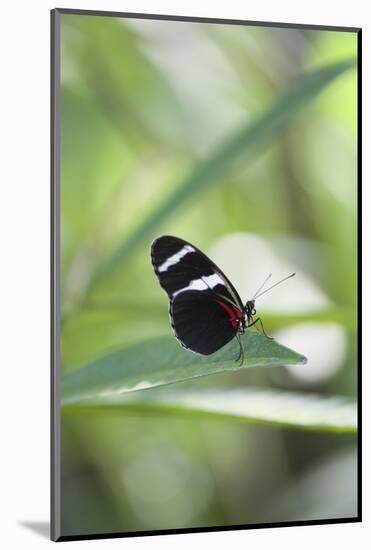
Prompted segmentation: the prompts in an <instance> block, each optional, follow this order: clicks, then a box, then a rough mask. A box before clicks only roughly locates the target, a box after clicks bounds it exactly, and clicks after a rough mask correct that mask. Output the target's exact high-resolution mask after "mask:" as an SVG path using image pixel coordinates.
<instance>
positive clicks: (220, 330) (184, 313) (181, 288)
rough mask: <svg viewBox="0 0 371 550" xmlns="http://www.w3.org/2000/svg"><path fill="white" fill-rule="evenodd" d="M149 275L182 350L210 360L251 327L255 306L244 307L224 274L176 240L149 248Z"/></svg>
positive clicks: (158, 241) (157, 241) (165, 240)
mask: <svg viewBox="0 0 371 550" xmlns="http://www.w3.org/2000/svg"><path fill="white" fill-rule="evenodd" d="M151 258H152V264H153V268H154V271H155V273H156V275H157V277H158V280H159V282H160V285H161V287H162V288H163V289H164V290H165V292H166V293H167V295H168V297H169V316H170V321H171V325H172V328H173V331H174V334H175V336H176V338H177V340H178V341H179V342H180V343H181V344H182V346H183V347H185V348H187V349H189V350H191V351H193V352H194V353H198V354H200V355H210V354H211V353H214V352H215V351H217V350H218V349H220V348H221V347H223V346H224V345H225V344H227V343H228V342H229V341H230V340H232V339H233V338H234V337H237V339H238V341H239V344H240V355H239V358H240V357H241V355H242V354H243V349H242V345H241V343H240V340H239V338H240V335H241V334H243V333H244V332H245V330H246V328H247V327H248V326H252V325H253V324H255V323H256V321H257V320H258V319H257V320H256V321H253V316H254V315H255V314H256V311H255V302H254V300H249V301H248V302H247V303H246V305H244V304H243V303H242V300H241V298H240V296H239V294H238V293H237V291H236V289H235V288H234V286H233V285H232V283H231V282H230V281H229V279H228V278H227V277H226V276H225V274H224V273H223V272H222V271H221V270H220V269H219V267H218V266H216V265H215V264H214V262H212V261H211V260H210V258H208V257H207V256H206V255H205V254H204V253H203V252H201V251H200V250H199V249H198V248H196V247H195V246H194V245H192V244H190V243H188V242H187V241H184V240H183V239H179V238H178V237H171V236H162V237H158V238H157V239H155V240H154V241H153V243H152V246H151Z"/></svg>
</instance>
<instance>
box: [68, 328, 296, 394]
mask: <svg viewBox="0 0 371 550" xmlns="http://www.w3.org/2000/svg"><path fill="white" fill-rule="evenodd" d="M241 342H242V345H243V347H244V353H245V357H244V362H243V365H240V364H239V363H237V362H236V357H237V356H238V352H239V347H238V344H237V342H236V341H235V339H233V341H231V342H229V344H227V345H226V346H224V347H223V348H222V349H220V350H219V351H217V352H216V353H214V354H212V355H209V356H206V357H205V356H204V357H202V356H200V355H195V354H194V353H192V352H190V351H187V350H185V349H183V348H182V347H181V346H180V345H179V344H178V342H177V341H176V340H175V338H174V337H173V336H163V337H160V338H156V339H153V340H147V341H145V342H142V343H139V344H135V345H132V346H130V347H127V348H124V349H122V350H119V351H116V352H113V353H111V354H110V355H106V356H105V357H102V358H100V359H97V360H96V361H94V362H92V363H89V364H87V365H85V366H83V367H81V368H80V369H77V370H74V371H72V372H67V373H66V374H65V375H64V377H63V380H62V403H63V404H76V403H80V402H85V401H91V400H96V399H99V398H102V397H110V396H118V395H121V394H126V393H130V392H134V391H138V390H143V389H148V388H153V387H156V386H164V385H167V384H173V383H175V382H183V381H185V380H191V379H193V378H199V377H201V376H206V375H209V374H215V373H218V372H225V371H235V370H238V369H241V368H247V367H273V366H280V365H297V364H305V363H306V361H307V360H306V358H305V357H303V356H302V355H299V354H298V353H296V352H295V351H292V350H290V349H288V348H286V347H284V346H281V345H280V344H278V343H277V342H276V341H274V340H273V339H268V338H266V337H265V336H263V335H262V334H258V333H255V332H250V331H247V332H246V333H245V334H244V335H243V336H242V338H241Z"/></svg>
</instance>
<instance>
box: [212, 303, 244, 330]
mask: <svg viewBox="0 0 371 550" xmlns="http://www.w3.org/2000/svg"><path fill="white" fill-rule="evenodd" d="M217 302H218V304H220V305H221V306H222V308H223V309H225V311H226V312H227V313H228V315H229V320H230V322H231V324H232V327H233V328H234V329H237V326H238V321H239V319H241V317H242V312H241V311H240V310H239V309H238V307H236V306H232V307H230V306H229V305H227V304H225V303H224V302H220V301H219V300H217ZM232 308H233V309H232Z"/></svg>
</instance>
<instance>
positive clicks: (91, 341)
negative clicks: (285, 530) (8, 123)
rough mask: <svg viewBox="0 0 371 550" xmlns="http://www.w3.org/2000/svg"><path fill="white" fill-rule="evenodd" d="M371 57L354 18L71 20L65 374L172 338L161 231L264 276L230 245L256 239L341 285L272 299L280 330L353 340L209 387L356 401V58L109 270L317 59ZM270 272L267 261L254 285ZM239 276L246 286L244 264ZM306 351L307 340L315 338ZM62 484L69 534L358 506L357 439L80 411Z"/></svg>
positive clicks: (268, 325)
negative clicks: (312, 304) (159, 252)
mask: <svg viewBox="0 0 371 550" xmlns="http://www.w3.org/2000/svg"><path fill="white" fill-rule="evenodd" d="M356 56H357V35H356V33H353V32H334V31H319V30H303V29H284V28H274V29H273V28H268V27H254V26H236V25H222V24H218V25H216V24H206V23H190V22H171V21H145V20H134V19H133V20H127V19H119V18H111V17H95V16H82V15H66V14H64V15H62V16H61V113H60V116H61V270H62V276H61V309H62V312H61V313H62V323H61V368H62V369H63V371H67V370H69V369H74V368H76V367H78V366H79V365H81V364H82V363H84V362H87V361H89V360H91V359H94V358H96V357H99V356H101V355H104V354H105V353H107V352H109V351H111V350H113V349H116V348H122V347H125V346H127V345H129V344H131V343H133V342H140V341H144V340H146V339H148V338H151V337H154V336H158V335H163V334H168V333H169V332H170V330H171V329H170V325H169V321H168V315H167V304H166V299H165V296H164V294H163V293H162V291H161V289H160V287H159V285H158V283H157V281H156V279H155V277H154V275H153V272H152V268H151V265H150V259H149V245H150V242H151V240H152V239H153V238H154V237H156V236H157V235H158V234H161V233H165V234H174V235H177V236H180V237H182V238H185V239H187V240H189V241H190V242H194V243H195V244H196V246H198V247H199V248H201V249H202V250H204V251H205V252H212V251H213V250H214V251H215V253H216V251H218V254H220V258H221V259H223V258H226V257H227V254H228V248H230V245H228V244H226V243H234V242H236V245H235V246H234V248H233V253H234V254H235V256H236V257H241V255H245V256H246V255H249V258H250V261H251V271H252V272H253V271H254V263H255V262H254V254H255V257H256V254H259V250H254V252H253V253H252V250H250V249H249V250H246V249H245V248H244V247H243V246H239V245H238V242H240V241H237V240H236V241H226V240H224V241H223V239H226V237H228V238H230V237H231V238H233V235H235V234H239V235H241V234H245V235H247V236H258V237H260V238H262V239H264V242H266V243H269V244H270V246H271V247H273V248H274V249H275V250H276V251H279V252H280V253H282V254H287V255H288V257H289V258H291V259H292V258H294V260H295V262H296V264H298V265H299V267H300V268H301V272H302V273H305V275H306V276H307V277H309V278H310V280H311V281H312V282H313V284H315V285H316V288H318V289H319V291H320V292H321V295H323V296H325V297H326V304H325V305H324V306H323V307H321V308H318V309H316V308H314V309H313V308H300V307H297V308H296V309H294V310H289V309H288V310H287V311H285V308H283V309H281V310H280V311H279V312H277V311H273V310H272V311H270V309H269V300H267V301H266V302H265V310H264V311H265V314H264V326H265V329H266V330H267V331H268V332H272V331H274V330H275V329H278V328H280V327H282V326H283V327H291V328H292V327H296V326H298V325H300V324H301V325H302V324H303V323H304V322H310V323H311V326H312V327H313V326H314V327H317V330H318V331H320V332H321V331H322V332H323V331H324V330H325V328H326V324H328V323H331V326H332V327H333V326H335V327H337V328H338V329H339V331H340V333H339V334H340V335H341V346H342V347H343V348H344V351H343V353H339V350H338V349H335V347H339V346H340V343H339V342H340V341H339V339H338V340H335V341H331V340H330V339H329V340H328V342H326V341H325V343H323V340H322V345H323V353H325V352H326V353H327V355H326V357H327V356H329V357H335V356H336V357H338V359H337V360H336V361H337V362H336V361H335V362H336V365H335V366H334V367H333V369H332V370H331V372H330V373H328V374H327V375H326V376H322V375H321V372H320V373H319V376H318V377H317V378H316V377H312V378H311V379H310V381H309V382H308V380H304V379H300V377H296V378H295V377H293V376H292V375H291V374H290V373H289V372H288V371H287V370H285V368H284V367H282V368H279V369H274V373H273V374H271V373H270V372H269V370H264V371H263V372H261V371H259V370H253V371H252V372H241V373H235V374H228V375H227V374H225V375H217V376H215V377H213V380H211V379H208V380H206V381H203V382H198V383H197V384H198V386H199V387H202V384H203V385H205V386H206V385H208V384H213V385H214V386H218V387H221V388H223V387H225V386H238V387H242V388H243V387H244V386H254V387H255V386H257V387H267V388H268V387H270V388H283V389H287V388H293V387H294V388H295V389H296V390H297V389H299V390H300V391H303V392H307V391H315V392H316V393H323V394H341V395H345V396H351V397H354V398H355V397H356V386H357V364H356V309H355V308H356V290H357V289H356V281H357V271H356V259H357V242H356V200H357V197H356V192H357V166H356V152H357V151H356V148H357V141H356V136H357V74H356V70H354V69H352V70H350V71H347V72H345V73H344V74H343V75H341V76H340V77H339V78H338V79H336V80H334V81H333V82H332V83H331V84H330V85H329V86H327V87H326V89H325V90H324V91H323V92H322V93H321V95H320V96H319V97H317V98H315V99H314V100H313V101H311V102H309V103H308V104H307V105H306V107H305V109H303V110H301V111H300V112H299V113H298V114H297V115H295V116H294V117H293V118H292V119H291V120H290V122H289V123H288V124H287V125H286V127H285V128H284V129H282V130H281V131H280V132H279V133H278V134H277V135H276V136H275V137H274V139H273V140H272V141H271V142H270V143H269V146H267V147H265V148H262V149H261V150H260V149H257V151H256V153H255V155H254V157H253V158H252V159H251V158H250V156H249V157H248V158H247V159H246V162H244V158H243V156H242V159H241V158H240V159H239V162H238V164H237V165H236V166H234V167H232V168H231V169H230V170H228V173H227V175H224V174H222V175H221V177H220V178H216V180H217V181H216V183H215V185H210V186H209V187H207V188H205V189H203V190H201V191H200V192H199V193H198V192H194V193H193V194H192V195H191V197H189V198H188V199H187V200H185V201H184V202H182V203H181V204H179V207H176V208H174V209H172V211H171V212H169V214H168V215H167V216H165V217H163V218H162V219H161V220H160V221H159V223H158V224H157V226H156V228H155V229H153V230H151V231H149V232H148V234H147V235H146V236H145V238H143V239H138V242H137V243H136V246H135V248H134V250H132V251H131V253H130V254H128V255H127V258H126V259H125V261H123V262H121V263H120V264H117V265H116V266H115V269H113V270H111V271H109V272H107V273H104V275H103V276H100V277H97V273H100V269H101V266H103V265H105V262H106V260H107V258H109V257H110V256H111V254H112V253H113V252H114V251H115V250H116V249H117V247H119V246H122V244H123V243H125V242H126V241H127V240H128V238H129V237H130V236H131V235H133V234H134V232H135V231H136V230H137V229H138V227H140V226H141V225H142V224H143V223H144V222H145V221H146V219H148V217H149V216H151V214H152V213H153V212H155V211H156V209H157V208H159V207H160V206H161V204H162V203H163V202H164V201H165V200H166V197H168V196H169V194H171V193H172V192H174V190H175V189H176V188H177V187H178V186H180V185H181V184H182V182H183V181H184V179H185V178H186V177H187V175H188V174H189V173H191V172H192V171H193V170H194V169H195V167H197V166H198V165H199V164H200V163H201V162H202V161H203V160H204V159H205V158H207V157H208V156H209V155H211V154H212V153H213V151H215V150H216V149H217V148H218V147H219V146H220V145H222V144H223V143H224V142H226V141H227V140H228V138H229V136H231V135H233V133H234V132H235V131H236V129H238V128H239V127H241V126H243V125H246V124H248V123H249V121H250V120H253V118H254V117H255V116H256V114H258V113H263V112H264V111H265V109H267V108H268V106H269V105H270V103H271V101H273V100H274V99H275V98H276V97H278V96H279V95H280V94H282V93H283V92H284V91H286V90H289V89H290V87H292V86H293V85H294V84H295V82H296V81H297V80H298V79H299V78H300V77H301V75H303V74H304V73H306V72H308V71H310V70H313V69H315V68H317V67H321V66H324V65H326V64H328V63H336V62H341V61H343V60H347V59H352V58H356ZM283 242H284V243H285V246H283V245H282V243H283ZM223 243H224V244H223ZM270 270H271V266H270V265H267V266H266V271H264V272H259V273H256V274H254V277H255V276H256V281H257V282H259V281H261V280H262V279H263V278H264V276H265V275H266V273H267V272H268V271H270ZM228 275H229V276H230V278H231V279H232V280H233V281H235V280H236V278H238V275H239V274H238V269H236V270H234V269H233V268H232V269H231V271H230V272H228ZM283 275H285V273H283ZM254 284H255V279H254ZM236 286H238V285H237V284H236ZM255 288H256V287H255ZM255 288H254V287H251V291H252V292H253V291H254V290H255ZM278 293H279V291H278ZM293 294H295V292H293ZM243 298H244V299H245V300H246V299H247V298H248V296H243ZM272 299H273V298H272ZM323 333H324V332H323ZM313 345H315V344H313ZM331 346H334V349H331ZM294 347H295V349H297V350H298V351H303V352H305V351H306V350H302V349H300V341H299V340H298V342H297V345H296V346H294ZM309 355H310V354H309ZM320 355H321V352H320ZM309 359H310V357H309ZM313 364H314V362H313ZM306 368H308V369H310V368H311V362H310V361H309V363H308V366H307V367H306ZM321 368H322V370H323V369H324V367H321ZM195 384H196V383H195ZM61 487H62V508H61V510H62V534H63V535H84V534H92V533H99V532H117V531H120V532H123V531H125V532H127V531H140V530H152V529H176V528H188V527H212V526H220V525H236V524H253V523H262V522H263V523H265V522H280V521H293V520H306V519H323V518H324V519H326V518H333V517H353V516H355V515H356V513H357V509H356V439H355V437H354V436H353V435H345V434H343V435H342V434H326V433H320V432H318V433H316V432H300V431H296V430H288V429H283V428H282V429H280V428H275V427H273V426H272V427H270V426H264V427H263V426H261V427H259V426H253V425H250V426H249V425H242V424H237V423H233V422H227V421H220V420H219V421H217V420H215V421H212V420H208V421H206V420H199V419H197V417H194V418H192V417H187V418H179V417H172V416H171V415H167V416H158V417H156V416H146V415H144V414H143V415H141V414H138V415H136V416H135V415H130V416H127V415H124V414H121V413H115V414H114V413H112V412H111V413H102V412H99V411H91V412H89V413H87V412H76V411H74V412H73V414H72V413H69V414H68V413H66V414H63V415H62V482H61Z"/></svg>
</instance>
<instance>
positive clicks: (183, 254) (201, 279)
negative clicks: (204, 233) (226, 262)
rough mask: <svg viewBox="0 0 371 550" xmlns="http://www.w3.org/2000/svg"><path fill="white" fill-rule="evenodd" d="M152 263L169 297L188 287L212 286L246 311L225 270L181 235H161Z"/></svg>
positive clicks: (171, 297) (154, 243) (152, 252)
mask: <svg viewBox="0 0 371 550" xmlns="http://www.w3.org/2000/svg"><path fill="white" fill-rule="evenodd" d="M151 257H152V264H153V268H154V270H155V273H156V275H157V277H158V279H159V282H160V285H161V286H162V288H163V289H164V290H165V292H166V293H167V295H168V296H169V298H170V300H171V299H173V298H175V296H176V295H177V294H178V293H180V292H183V291H185V290H202V291H203V290H208V289H209V290H213V291H214V292H215V293H217V294H219V295H222V296H224V297H225V298H226V299H227V300H230V301H231V302H233V303H234V304H235V305H237V306H238V308H239V309H240V310H241V311H243V304H242V301H241V298H240V296H239V294H238V292H237V291H236V289H235V288H234V286H233V285H232V283H231V282H230V281H229V279H228V278H227V277H226V276H225V275H224V273H223V272H222V271H221V270H220V269H219V268H218V266H217V265H215V264H214V262H212V261H211V260H210V258H208V257H207V256H206V254H204V253H203V252H201V250H199V249H198V248H196V247H195V246H194V245H192V244H190V243H188V242H187V241H184V240H183V239H179V238H178V237H171V236H163V237H158V238H157V239H155V240H154V241H153V243H152V247H151Z"/></svg>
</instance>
